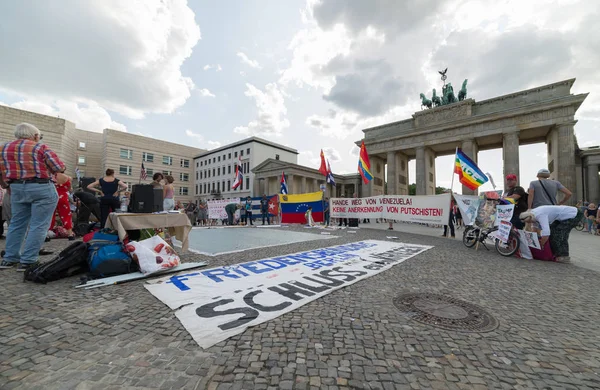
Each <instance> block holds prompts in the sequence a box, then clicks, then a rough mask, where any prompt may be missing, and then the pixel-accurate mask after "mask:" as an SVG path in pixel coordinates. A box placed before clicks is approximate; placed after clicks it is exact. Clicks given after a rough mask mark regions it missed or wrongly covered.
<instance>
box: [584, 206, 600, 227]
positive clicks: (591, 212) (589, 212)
mask: <svg viewBox="0 0 600 390" xmlns="http://www.w3.org/2000/svg"><path fill="white" fill-rule="evenodd" d="M583 216H584V218H585V222H586V224H587V232H588V233H590V234H594V230H596V218H597V217H598V207H596V204H595V203H590V204H588V206H587V208H586V209H585V211H584V213H583Z"/></svg>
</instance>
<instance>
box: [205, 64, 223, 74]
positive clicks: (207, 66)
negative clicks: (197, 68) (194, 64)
mask: <svg viewBox="0 0 600 390" xmlns="http://www.w3.org/2000/svg"><path fill="white" fill-rule="evenodd" d="M202 69H204V70H210V69H214V70H215V72H220V71H222V70H223V68H221V65H219V64H216V65H211V64H206V65H204V67H203V68H202Z"/></svg>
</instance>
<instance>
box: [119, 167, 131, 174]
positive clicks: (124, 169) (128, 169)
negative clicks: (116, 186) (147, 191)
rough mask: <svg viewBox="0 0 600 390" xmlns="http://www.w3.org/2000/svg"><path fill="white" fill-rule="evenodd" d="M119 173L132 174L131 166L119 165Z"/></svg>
mask: <svg viewBox="0 0 600 390" xmlns="http://www.w3.org/2000/svg"><path fill="white" fill-rule="evenodd" d="M119 175H125V176H131V167H130V166H129V165H119Z"/></svg>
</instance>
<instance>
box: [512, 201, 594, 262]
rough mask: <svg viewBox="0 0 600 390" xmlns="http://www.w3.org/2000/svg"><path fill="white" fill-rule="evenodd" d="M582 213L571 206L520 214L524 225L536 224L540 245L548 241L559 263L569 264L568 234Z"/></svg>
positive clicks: (548, 207) (544, 208)
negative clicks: (537, 225) (539, 230)
mask: <svg viewBox="0 0 600 390" xmlns="http://www.w3.org/2000/svg"><path fill="white" fill-rule="evenodd" d="M582 215H583V213H582V212H581V211H580V210H579V209H577V207H572V206H539V207H536V208H535V209H533V210H529V211H525V212H524V213H521V215H520V216H519V218H520V219H521V221H523V222H525V223H537V224H539V227H540V229H541V236H542V239H541V241H540V245H541V246H542V247H543V246H544V244H546V242H547V241H548V239H549V240H550V247H551V248H552V253H553V254H554V255H555V256H556V260H557V261H559V262H561V263H569V262H570V261H571V259H570V257H569V234H570V232H571V230H572V229H573V228H574V227H575V226H577V224H578V223H579V221H580V220H581V216H582Z"/></svg>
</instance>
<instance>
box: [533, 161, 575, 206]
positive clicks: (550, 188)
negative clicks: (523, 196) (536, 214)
mask: <svg viewBox="0 0 600 390" xmlns="http://www.w3.org/2000/svg"><path fill="white" fill-rule="evenodd" d="M549 177H550V171H549V170H547V169H545V168H543V169H540V170H539V171H538V173H537V178H538V180H534V181H532V182H531V183H529V197H528V199H527V208H528V209H535V208H536V207H539V206H551V205H556V204H558V205H563V204H565V203H567V201H568V200H569V198H570V197H571V195H573V194H572V193H571V191H569V189H568V188H566V187H565V186H563V185H562V184H561V183H560V182H559V181H557V180H551V179H549ZM558 192H562V193H563V194H564V196H563V199H562V200H561V201H560V202H557V201H556V195H558Z"/></svg>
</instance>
